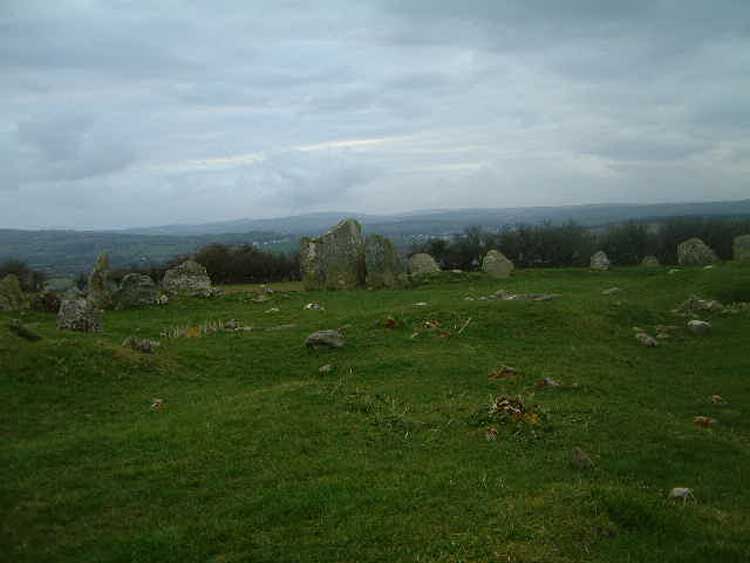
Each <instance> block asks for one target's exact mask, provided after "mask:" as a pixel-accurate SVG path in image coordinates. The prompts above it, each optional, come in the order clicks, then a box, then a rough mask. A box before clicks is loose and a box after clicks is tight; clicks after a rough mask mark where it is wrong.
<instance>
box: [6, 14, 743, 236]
mask: <svg viewBox="0 0 750 563" xmlns="http://www.w3.org/2000/svg"><path fill="white" fill-rule="evenodd" d="M0 155H2V161H1V162H0V164H1V166H0V227H19V228H38V227H52V226H55V227H78V228H108V227H124V226H147V225H158V224H168V223H184V222H207V221H217V220H222V219H237V218H243V217H271V216H279V215H286V214H298V213H305V212H310V211H323V210H347V211H360V212H368V213H378V212H393V211H408V210H414V209H434V208H450V207H506V206H519V205H556V204H575V203H599V202H664V201H701V200H717V199H722V200H723V199H741V198H746V197H750V1H748V0H712V1H709V0H670V1H660V0H651V1H641V0H628V1H627V2H626V1H615V0H612V1H609V0H567V1H562V0H547V1H535V0H517V1H511V0H508V1H503V0H474V1H472V0H369V1H367V0H356V1H355V0H319V1H315V2H313V1H292V0H290V1H284V0H271V1H268V2H261V1H252V0H241V1H236V2H230V1H221V0H211V1H209V0H204V1H197V0H195V1H190V0H159V1H158V2H155V1H150V0H143V1H136V0H132V1H128V0H106V1H105V0H100V1H94V0H55V1H54V2H52V1H49V0H39V1H35V0H0Z"/></svg>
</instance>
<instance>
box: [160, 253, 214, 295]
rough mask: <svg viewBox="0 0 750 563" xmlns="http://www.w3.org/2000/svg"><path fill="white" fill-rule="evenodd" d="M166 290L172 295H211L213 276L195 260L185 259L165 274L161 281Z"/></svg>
mask: <svg viewBox="0 0 750 563" xmlns="http://www.w3.org/2000/svg"><path fill="white" fill-rule="evenodd" d="M161 285H162V288H164V291H165V292H167V293H168V294H170V295H179V294H182V295H193V296H200V297H210V296H211V295H213V290H212V288H211V278H209V277H208V272H206V268H204V267H203V266H201V265H200V264H198V262H196V261H195V260H185V261H184V262H183V263H182V264H180V265H179V266H176V267H174V268H171V269H169V270H167V271H166V273H165V274H164V279H163V280H162V282H161Z"/></svg>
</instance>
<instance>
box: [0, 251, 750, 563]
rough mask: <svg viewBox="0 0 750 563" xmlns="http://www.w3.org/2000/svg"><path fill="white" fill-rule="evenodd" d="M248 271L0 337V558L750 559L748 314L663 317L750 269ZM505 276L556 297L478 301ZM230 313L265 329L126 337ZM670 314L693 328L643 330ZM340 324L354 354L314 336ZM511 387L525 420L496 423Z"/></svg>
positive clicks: (508, 285) (742, 288) (746, 291)
mask: <svg viewBox="0 0 750 563" xmlns="http://www.w3.org/2000/svg"><path fill="white" fill-rule="evenodd" d="M611 286H619V287H621V288H622V290H623V291H622V292H621V293H619V294H617V295H613V296H604V295H602V293H601V292H602V290H604V289H605V288H608V287H611ZM255 289H256V288H253V287H240V288H232V290H231V291H228V292H227V294H226V295H225V296H224V297H221V298H216V299H212V300H200V299H185V300H175V301H173V302H172V303H170V304H169V305H167V306H165V307H163V308H157V307H153V308H147V309H142V310H132V311H123V312H110V313H107V315H106V317H105V330H104V332H103V333H101V334H78V333H62V332H58V331H57V330H56V329H55V326H54V315H46V314H41V313H27V314H25V315H24V316H23V319H24V322H25V323H26V324H27V326H29V327H30V328H32V329H34V330H36V331H38V332H39V333H40V334H41V335H42V336H43V339H42V340H41V341H39V342H35V343H32V342H27V341H25V340H22V339H20V338H18V337H16V336H14V335H12V334H10V333H9V332H8V331H7V330H5V329H3V330H2V331H0V391H1V393H2V398H3V399H2V405H3V408H2V409H0V432H1V433H2V445H1V452H0V455H1V457H0V472H1V473H0V476H1V477H2V486H1V488H0V491H1V492H0V495H1V496H0V507H1V508H0V510H1V515H2V523H1V531H0V560H2V561H8V562H23V561H44V562H57V561H62V562H67V561H70V562H93V561H122V562H131V561H137V562H145V561H158V562H162V563H163V562H165V561H202V562H216V563H218V562H239V561H325V562H333V561H504V562H521V561H545V562H546V561H549V562H571V563H572V562H582V561H632V562H698V561H711V562H715V563H718V562H747V561H750V419H749V418H748V416H747V414H748V413H747V409H748V400H750V312H747V311H746V312H743V313H737V314H727V315H718V314H717V315H713V316H712V317H711V318H710V320H711V321H712V324H713V330H712V332H711V334H709V335H707V336H703V337H698V336H694V335H692V334H690V333H688V332H687V331H686V330H685V329H684V326H685V321H686V319H684V318H681V317H678V316H676V315H675V314H673V313H671V310H672V309H673V308H674V307H675V306H677V305H678V304H679V303H680V302H682V301H683V300H685V299H686V298H687V297H688V296H690V295H691V294H699V295H702V296H706V297H714V298H718V299H719V300H721V301H722V302H725V303H729V302H733V301H750V267H741V266H738V265H732V264H730V265H726V266H721V267H717V268H715V269H713V270H701V269H695V270H691V269H687V270H683V271H681V272H679V273H676V274H674V275H668V274H667V273H666V270H665V269H656V270H645V269H635V268H634V269H615V270H613V271H611V272H606V273H591V272H588V271H585V270H534V271H521V272H517V275H515V276H514V277H513V278H512V279H510V280H507V281H505V280H501V281H493V280H490V279H487V278H484V277H481V276H480V275H478V274H467V275H464V276H455V279H453V278H450V277H444V278H439V279H437V280H433V281H431V282H430V283H428V284H426V285H423V286H420V287H416V288H413V289H408V290H398V291H378V292H375V291H365V290H361V291H342V292H331V293H322V292H320V293H304V292H301V291H298V290H296V289H297V288H296V287H294V286H285V287H284V288H283V290H284V291H277V292H276V293H274V294H273V296H272V297H271V299H270V301H267V302H264V303H256V302H254V301H252V299H251V298H252V297H254V296H255V295H256V294H255ZM498 289H506V290H509V291H512V292H515V293H521V292H546V293H559V294H560V295H561V297H560V298H559V299H557V300H554V301H549V302H514V301H499V300H494V301H493V300H487V301H484V300H478V299H477V298H479V297H481V296H486V295H490V294H492V293H493V292H495V291H497V290H498ZM467 296H468V297H474V298H475V300H474V301H470V300H466V299H465V298H466V297H467ZM311 301H317V302H320V303H321V304H322V305H323V306H324V307H325V311H306V310H303V307H304V305H305V304H306V303H308V302H311ZM418 302H424V303H426V305H424V306H416V305H415V304H416V303H418ZM271 308H278V311H277V312H266V311H268V310H269V309H271ZM10 317H11V315H9V314H2V315H0V322H1V323H2V324H3V325H5V324H7V320H8V319H9V318H10ZM389 318H390V319H391V320H389ZM229 319H236V320H238V321H240V322H241V324H243V325H245V326H252V327H254V328H255V329H256V330H253V331H243V332H221V331H220V332H217V333H214V334H204V335H202V336H200V337H193V338H190V337H178V338H161V347H160V348H159V350H158V351H157V352H156V353H155V354H153V355H146V354H140V353H137V352H134V351H131V350H129V349H126V348H123V347H122V346H121V343H122V341H123V340H124V339H125V338H126V337H128V336H131V335H137V336H140V337H148V338H156V339H158V338H159V337H160V333H161V332H162V331H163V330H165V329H170V328H172V329H175V328H178V327H189V326H192V325H201V324H207V323H208V324H213V323H221V322H224V321H227V320H229ZM426 323H427V324H426ZM658 324H663V325H679V326H680V327H681V328H680V330H677V331H676V332H675V333H674V334H673V336H672V337H671V338H670V339H668V340H663V341H660V346H659V347H658V348H645V347H643V346H641V345H640V344H639V343H638V342H637V341H636V340H635V338H634V333H633V328H632V327H633V326H634V325H637V326H640V327H642V328H644V329H646V330H649V331H651V332H652V333H653V328H654V326H655V325H658ZM288 325H294V326H288ZM273 327H277V328H278V329H277V330H264V329H268V328H273ZM339 327H343V328H342V331H343V332H344V334H345V336H346V341H347V342H346V346H345V347H344V348H342V349H339V350H331V351H312V350H307V349H305V347H304V346H303V342H304V339H305V337H306V336H307V335H308V334H309V333H310V332H312V331H314V330H317V329H323V328H339ZM188 332H190V331H188ZM324 364H331V365H332V366H333V369H332V371H330V372H326V373H321V372H320V371H319V368H320V367H321V366H323V365H324ZM502 365H508V366H512V367H514V368H515V369H516V370H518V372H520V375H518V376H516V377H510V378H504V379H497V380H495V379H491V378H489V377H488V374H490V373H491V372H493V370H496V369H497V368H499V367H500V366H502ZM544 377H551V378H554V379H555V380H557V381H558V382H560V383H561V384H563V386H562V387H560V388H548V389H538V388H537V387H536V385H535V382H537V381H538V380H539V379H541V378H544ZM714 394H719V395H721V397H723V398H724V399H725V401H726V404H724V405H715V404H713V403H712V401H711V400H710V396H711V395H714ZM496 396H508V397H519V396H520V397H521V398H522V400H523V401H524V403H525V405H526V406H527V407H528V408H530V409H532V412H533V413H534V416H533V417H529V418H528V419H524V420H525V422H524V421H522V422H513V421H507V420H500V419H498V420H490V419H489V418H488V412H489V411H488V407H489V405H490V403H491V401H492V400H493V398H494V397H496ZM155 398H159V399H162V400H163V407H162V408H158V409H154V408H152V406H151V405H152V401H153V400H154V399H155ZM695 416H709V417H713V418H715V419H716V420H717V424H716V426H714V427H712V428H701V427H698V426H696V425H695V424H694V422H693V417H695ZM490 426H493V427H494V428H495V429H496V430H497V438H496V439H495V440H488V439H487V429H488V427H490ZM576 446H578V447H581V448H582V449H583V450H584V451H586V452H587V453H588V454H589V455H590V456H591V458H592V459H593V461H594V464H595V466H594V467H593V469H590V470H581V469H578V468H576V467H575V466H573V465H571V463H570V455H571V450H572V449H573V448H574V447H576ZM677 486H684V487H690V488H691V489H693V492H694V497H695V498H694V500H691V501H689V502H686V503H682V502H675V501H670V500H668V498H667V496H668V494H669V491H670V490H671V489H672V487H677Z"/></svg>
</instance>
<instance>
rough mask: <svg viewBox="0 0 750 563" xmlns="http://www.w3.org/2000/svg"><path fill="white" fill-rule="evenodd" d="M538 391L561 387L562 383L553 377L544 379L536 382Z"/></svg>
mask: <svg viewBox="0 0 750 563" xmlns="http://www.w3.org/2000/svg"><path fill="white" fill-rule="evenodd" d="M536 387H537V389H547V388H551V387H560V383H559V382H557V381H555V380H554V379H552V378H551V377H544V378H542V379H540V380H539V381H537V382H536Z"/></svg>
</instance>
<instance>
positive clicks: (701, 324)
mask: <svg viewBox="0 0 750 563" xmlns="http://www.w3.org/2000/svg"><path fill="white" fill-rule="evenodd" d="M687 326H688V330H689V331H690V332H692V333H693V334H697V335H699V336H702V335H704V334H708V333H709V332H710V331H711V323H709V322H706V321H698V320H692V321H689V322H688V324H687Z"/></svg>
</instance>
